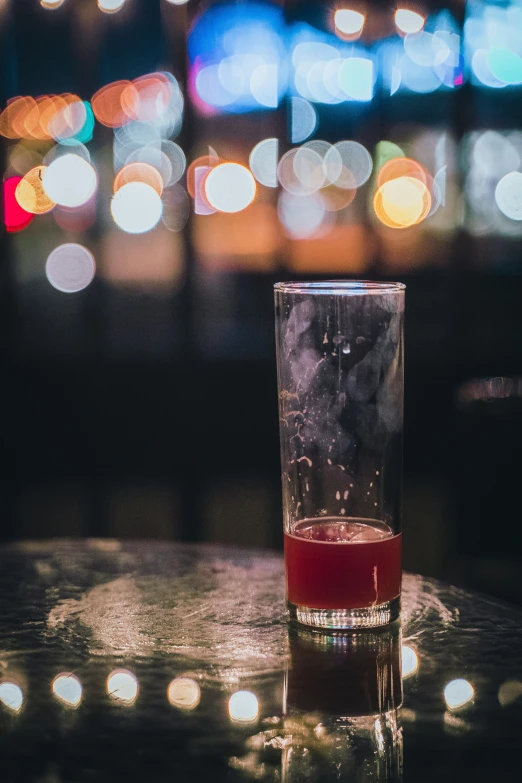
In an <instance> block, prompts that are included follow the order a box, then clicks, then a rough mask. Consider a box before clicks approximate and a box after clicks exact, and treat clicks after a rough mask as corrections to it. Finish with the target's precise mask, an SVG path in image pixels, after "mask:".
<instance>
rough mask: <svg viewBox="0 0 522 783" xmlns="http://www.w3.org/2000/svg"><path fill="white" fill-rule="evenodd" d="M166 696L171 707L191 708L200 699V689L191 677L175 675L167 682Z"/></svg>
mask: <svg viewBox="0 0 522 783" xmlns="http://www.w3.org/2000/svg"><path fill="white" fill-rule="evenodd" d="M167 698H168V700H169V704H171V705H172V706H173V707H179V708H180V709H183V710H193V709H195V708H196V707H197V706H198V704H199V701H200V699H201V689H200V687H199V685H198V683H197V682H196V681H195V680H193V679H192V678H191V677H176V678H175V679H174V680H172V682H171V683H170V684H169V687H168V689H167Z"/></svg>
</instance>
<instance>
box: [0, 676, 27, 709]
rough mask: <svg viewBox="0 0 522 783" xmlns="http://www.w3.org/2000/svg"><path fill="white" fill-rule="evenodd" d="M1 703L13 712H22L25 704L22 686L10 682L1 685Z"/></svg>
mask: <svg viewBox="0 0 522 783" xmlns="http://www.w3.org/2000/svg"><path fill="white" fill-rule="evenodd" d="M0 702H2V704H3V705H4V706H5V707H7V709H8V710H11V711H12V712H20V710H21V709H22V704H23V703H24V694H23V693H22V689H21V688H20V686H19V685H17V684H16V682H11V681H9V680H6V681H4V682H2V683H0Z"/></svg>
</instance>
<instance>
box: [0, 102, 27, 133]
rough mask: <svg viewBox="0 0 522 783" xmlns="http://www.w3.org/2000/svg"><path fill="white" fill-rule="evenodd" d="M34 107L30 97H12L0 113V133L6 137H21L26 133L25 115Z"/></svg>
mask: <svg viewBox="0 0 522 783" xmlns="http://www.w3.org/2000/svg"><path fill="white" fill-rule="evenodd" d="M35 107H36V101H35V99H34V98H30V97H24V96H21V97H17V98H12V99H11V100H10V101H8V102H7V106H6V107H5V109H4V110H3V111H2V113H1V114H0V135H1V136H4V137H5V138H6V139H21V138H24V137H25V136H26V135H27V131H26V130H25V126H24V122H25V118H26V116H27V115H28V114H29V113H30V112H32V111H33V109H34V108H35Z"/></svg>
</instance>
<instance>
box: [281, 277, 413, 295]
mask: <svg viewBox="0 0 522 783" xmlns="http://www.w3.org/2000/svg"><path fill="white" fill-rule="evenodd" d="M405 289H406V286H405V284H404V283H387V282H378V281H375V280H312V281H298V280H297V281H293V280H292V281H290V282H288V283H275V285H274V291H276V292H278V293H283V294H330V295H332V296H362V295H364V296H365V295H369V294H399V293H402V292H404V291H405Z"/></svg>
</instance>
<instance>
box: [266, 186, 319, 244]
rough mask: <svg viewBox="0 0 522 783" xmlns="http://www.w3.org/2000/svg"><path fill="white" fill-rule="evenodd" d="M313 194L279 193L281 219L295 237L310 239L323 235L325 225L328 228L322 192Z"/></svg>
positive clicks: (278, 209)
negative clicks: (311, 195) (310, 195)
mask: <svg viewBox="0 0 522 783" xmlns="http://www.w3.org/2000/svg"><path fill="white" fill-rule="evenodd" d="M313 195H314V197H313V198H310V197H309V196H298V195H296V194H294V193H288V192H285V191H282V192H281V193H280V195H279V202H278V205H277V211H278V215H279V220H280V221H281V224H282V225H283V226H284V228H285V231H286V233H287V234H288V235H289V236H290V237H292V238H293V239H310V238H311V237H316V236H319V235H321V234H322V233H323V232H324V230H325V227H326V228H328V224H327V223H326V221H327V218H328V215H327V210H326V208H325V204H324V199H323V197H322V195H321V194H320V193H314V194H313ZM325 224H326V225H325Z"/></svg>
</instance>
